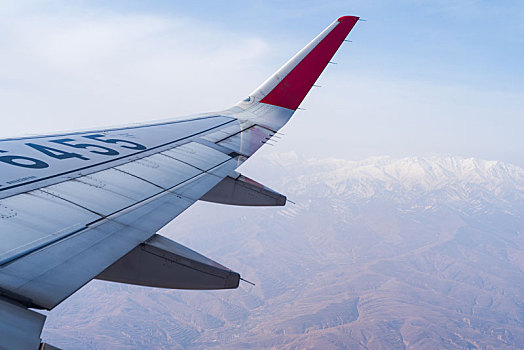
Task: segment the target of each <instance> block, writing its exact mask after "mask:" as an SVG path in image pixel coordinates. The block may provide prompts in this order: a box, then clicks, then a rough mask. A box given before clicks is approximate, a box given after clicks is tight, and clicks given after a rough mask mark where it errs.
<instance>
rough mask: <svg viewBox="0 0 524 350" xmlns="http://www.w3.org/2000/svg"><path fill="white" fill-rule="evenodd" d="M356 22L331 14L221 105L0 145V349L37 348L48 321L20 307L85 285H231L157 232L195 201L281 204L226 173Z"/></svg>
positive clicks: (230, 278)
mask: <svg viewBox="0 0 524 350" xmlns="http://www.w3.org/2000/svg"><path fill="white" fill-rule="evenodd" d="M357 21H358V17H354V16H344V17H340V18H339V19H338V20H336V21H335V22H333V23H332V24H331V25H330V26H328V27H327V28H326V29H325V30H324V31H323V32H322V33H320V34H319V35H318V36H317V37H316V38H315V39H314V40H313V41H311V42H310V43H309V44H308V45H306V46H305V47H304V48H303V49H302V50H301V51H300V52H298V53H297V54H296V55H295V56H294V57H293V58H292V59H291V60H289V61H288V62H287V63H286V64H285V65H284V66H282V67H281V68H280V69H279V70H278V71H277V72H276V73H275V74H273V75H272V76H271V77H269V78H268V79H267V80H266V81H265V82H264V83H263V84H262V85H261V86H260V87H258V88H257V89H255V90H254V91H253V92H252V93H251V94H250V95H249V97H248V98H246V99H245V100H244V101H242V102H240V103H238V104H237V105H236V106H234V107H232V108H230V109H228V110H225V111H220V112H216V113H206V114H201V115H197V116H195V117H193V118H190V119H186V120H173V121H166V122H162V123H151V124H144V125H136V126H129V127H122V128H115V129H106V130H97V131H93V132H77V133H67V134H61V135H47V136H41V137H27V138H19V139H5V140H0V239H2V242H3V243H2V246H1V247H0V313H1V314H2V315H5V316H6V317H2V318H1V319H0V339H1V340H0V342H1V344H0V348H7V349H11V348H13V349H17V348H24V349H26V348H27V349H31V348H34V349H37V348H38V347H39V346H40V338H39V337H40V332H41V329H42V327H43V324H44V321H45V316H43V315H41V314H40V313H37V312H35V311H32V310H29V309H28V308H40V309H48V310H50V309H52V308H54V307H55V306H56V305H58V304H59V303H60V302H62V301H63V300H64V299H65V298H67V297H68V296H69V295H71V294H72V293H74V292H75V291H76V290H78V289H79V288H81V287H82V286H83V285H85V284H86V283H87V282H89V281H90V280H92V279H93V278H100V279H105V280H111V281H117V282H123V283H132V284H140V285H148V286H155V287H163V288H186V289H222V288H236V287H238V281H239V279H240V275H239V274H238V273H236V272H233V271H231V270H229V269H227V268H225V267H224V266H222V265H220V264H218V263H216V262H214V261H212V260H210V259H208V258H206V257H203V256H201V255H200V254H198V253H196V252H193V251H191V250H190V249H189V248H186V247H183V246H181V245H179V244H178V243H176V242H173V241H171V240H169V239H167V238H165V237H161V236H158V235H155V233H156V232H157V231H158V230H159V229H160V228H162V227H163V226H164V225H166V224H167V223H168V222H170V221H171V220H173V219H174V218H175V217H176V216H178V215H179V214H180V213H182V212H183V211H184V210H185V209H187V208H188V207H189V206H191V205H192V204H193V203H194V202H196V201H197V200H206V201H212V202H217V203H224V204H233V205H255V206H256V205H284V204H285V201H286V198H285V196H283V195H281V194H279V193H277V192H275V191H273V190H271V189H269V188H267V187H265V186H263V185H261V184H259V183H257V182H255V181H253V180H251V179H249V178H247V177H245V176H243V175H241V174H238V173H236V172H235V169H236V168H237V167H238V166H239V165H240V164H242V163H243V162H244V161H246V160H247V159H248V158H249V157H250V156H252V155H253V154H254V153H255V152H256V151H257V150H258V149H259V148H260V147H261V146H262V145H264V144H265V143H266V142H267V141H268V140H270V139H271V138H272V137H273V135H275V133H276V132H277V131H278V130H279V129H280V128H281V127H282V126H283V125H284V124H285V123H286V122H287V121H288V120H289V119H290V118H291V116H292V115H293V113H294V112H295V111H296V109H297V108H298V107H299V105H300V103H301V102H302V101H303V99H304V98H305V96H306V95H307V93H308V92H309V90H310V89H311V87H312V86H313V84H314V83H315V82H316V80H317V78H318V77H319V76H320V74H321V73H322V71H323V70H324V68H325V67H326V66H327V64H328V63H329V62H330V60H331V58H332V57H333V55H334V54H335V53H336V51H337V50H338V48H339V47H340V45H341V44H342V42H343V41H344V39H345V38H346V36H347V35H348V34H349V32H350V31H351V29H352V28H353V26H354V25H355V23H356V22H357ZM161 266H166V268H165V269H163V270H162V271H159V268H160V267H161Z"/></svg>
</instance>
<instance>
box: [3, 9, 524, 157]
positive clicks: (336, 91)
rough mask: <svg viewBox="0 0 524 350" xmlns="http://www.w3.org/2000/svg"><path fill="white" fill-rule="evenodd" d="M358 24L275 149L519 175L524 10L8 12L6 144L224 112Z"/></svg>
mask: <svg viewBox="0 0 524 350" xmlns="http://www.w3.org/2000/svg"><path fill="white" fill-rule="evenodd" d="M341 15H357V16H360V17H361V18H363V19H366V21H362V22H358V23H357V25H356V26H355V28H354V29H353V31H352V32H351V34H350V37H349V39H351V40H352V42H351V43H346V44H344V46H343V47H342V48H341V49H340V50H339V52H338V53H337V54H336V56H335V58H334V61H336V62H337V63H338V64H337V65H330V66H328V67H327V69H326V71H325V72H324V74H323V75H322V76H321V77H320V79H319V81H318V84H319V85H321V86H322V87H320V88H315V89H313V90H312V91H311V93H310V94H309V95H308V97H307V98H306V100H305V101H304V102H303V104H302V106H301V107H303V108H304V109H305V110H300V111H298V112H297V113H296V114H295V116H294V118H293V119H292V120H291V121H290V123H289V124H288V125H287V126H286V127H285V128H284V129H283V130H282V132H283V133H285V134H286V136H285V137H284V138H282V140H281V141H280V142H278V143H277V144H276V145H275V146H274V147H266V148H267V149H265V150H263V152H288V151H291V150H293V151H296V152H298V153H302V154H304V155H305V156H311V157H339V158H346V159H363V158H366V157H369V156H379V155H389V156H393V157H404V156H417V155H430V154H447V155H459V156H464V157H477V158H482V159H488V160H501V161H505V162H509V163H513V164H516V165H519V166H521V167H524V137H523V131H524V121H523V120H524V64H523V63H522V62H524V2H522V1H517V0H514V1H505V0H501V1H474V0H463V1H448V0H435V1H415V0H399V1H385V0H381V1H370V0H366V1H364V0H362V1H323V2H319V1H307V0H302V1H285V2H283V1H228V2H218V1H198V2H193V1H192V2H186V1H111V2H107V1H2V2H1V3H0V67H1V69H0V116H1V117H0V118H1V122H2V128H0V136H2V137H10V136H16V135H21V134H39V133H48V132H53V131H64V130H75V129H86V128H95V127H100V126H109V125H119V124H127V123H134V122H141V121H150V120H158V119H164V118H170V117H179V116H184V115H189V114H193V113H200V112H208V111H213V110H222V109H225V108H228V107H230V106H232V105H234V104H235V103H237V102H238V101H240V100H241V99H243V98H245V97H246V96H247V95H248V94H249V93H250V92H251V91H252V90H253V89H254V88H256V87H257V86H258V85H259V84H261V83H262V82H263V81H264V80H265V79H266V78H267V77H268V76H270V75H271V74H272V73H273V72H274V71H276V70H277V69H278V68H279V67H280V66H281V65H282V64H283V63H284V62H286V61H287V60H288V59H289V58H290V57H291V56H293V55H294V54H295V53H296V52H297V51H298V50H300V49H301V48H302V47H303V46H305V45H306V44H307V43H308V42H309V41H310V40H311V39H313V38H314V37H315V36H316V35H317V34H318V33H319V32H320V31H322V30H323V29H324V28H325V27H326V26H328V25H329V24H330V23H331V22H332V21H333V20H335V19H336V18H338V17H340V16H341Z"/></svg>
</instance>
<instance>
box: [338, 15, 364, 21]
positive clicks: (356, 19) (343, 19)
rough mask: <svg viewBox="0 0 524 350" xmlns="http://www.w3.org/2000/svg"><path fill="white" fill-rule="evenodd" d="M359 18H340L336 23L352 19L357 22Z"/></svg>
mask: <svg viewBox="0 0 524 350" xmlns="http://www.w3.org/2000/svg"><path fill="white" fill-rule="evenodd" d="M359 18H360V17H357V16H342V17H340V18H339V19H337V21H339V22H342V21H346V20H348V19H352V20H354V21H358V19H359Z"/></svg>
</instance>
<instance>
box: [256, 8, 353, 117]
mask: <svg viewBox="0 0 524 350" xmlns="http://www.w3.org/2000/svg"><path fill="white" fill-rule="evenodd" d="M358 20H359V17H355V16H342V17H340V18H339V19H337V20H336V21H335V22H333V23H332V24H331V25H330V26H329V27H327V28H326V29H325V30H324V31H323V32H322V33H320V34H319V35H318V36H317V37H316V38H315V39H313V41H311V42H310V43H309V44H308V45H307V46H306V47H304V48H303V49H302V50H301V51H299V52H298V53H297V54H296V55H295V56H294V57H293V58H292V59H291V60H289V61H288V62H287V63H286V64H285V65H284V66H282V67H281V68H280V69H279V70H278V71H277V72H276V73H275V74H273V75H272V76H271V77H270V78H269V79H267V80H266V81H265V82H264V83H263V84H262V85H261V86H260V87H258V88H257V89H256V90H255V91H253V92H252V93H251V94H250V98H249V99H250V100H254V101H256V102H261V103H266V104H270V105H274V106H278V107H283V108H287V109H290V110H293V111H294V110H296V109H297V108H298V106H299V105H300V103H301V102H302V100H303V99H304V98H305V97H306V95H307V93H308V92H309V90H310V89H311V87H312V86H313V85H314V84H315V82H316V80H317V79H318V77H319V76H320V74H321V73H322V71H323V70H324V68H325V67H326V65H327V64H328V63H329V61H330V60H331V58H332V57H333V55H334V54H335V53H336V52H337V50H338V48H339V47H340V45H341V44H342V43H343V42H344V39H345V38H346V36H347V35H348V34H349V32H350V31H351V29H353V27H354V26H355V23H357V21H358Z"/></svg>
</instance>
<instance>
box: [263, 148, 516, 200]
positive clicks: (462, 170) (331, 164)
mask: <svg viewBox="0 0 524 350" xmlns="http://www.w3.org/2000/svg"><path fill="white" fill-rule="evenodd" d="M259 163H261V164H264V165H263V166H264V168H265V169H266V171H267V169H268V167H269V168H270V169H271V173H273V174H279V173H280V172H281V170H280V171H279V169H292V171H291V174H286V175H287V176H283V177H281V178H280V181H276V182H275V183H278V185H279V186H285V188H286V189H287V191H288V193H289V194H291V195H292V196H293V197H302V196H305V197H308V198H311V197H329V196H334V197H337V198H345V199H347V200H348V201H353V202H354V201H362V200H366V201H370V200H385V199H388V200H390V201H393V202H395V203H398V204H404V205H419V206H425V207H427V206H432V205H436V204H440V205H442V204H447V205H451V206H455V205H458V206H464V205H465V204H468V205H471V204H475V205H478V206H482V205H485V204H488V203H489V204H492V205H496V206H500V205H507V204H511V206H512V207H514V208H515V209H517V208H522V207H521V206H522V205H524V169H522V168H519V167H517V166H514V165H511V164H506V163H503V162H500V161H489V160H481V159H475V158H464V157H452V156H429V157H406V158H401V159H394V158H391V157H371V158H368V159H365V160H360V161H349V160H342V159H335V158H329V159H311V158H309V159H307V158H304V157H301V156H299V155H297V154H296V153H293V152H291V153H285V154H273V155H270V156H266V157H265V159H264V160H261V161H259Z"/></svg>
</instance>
